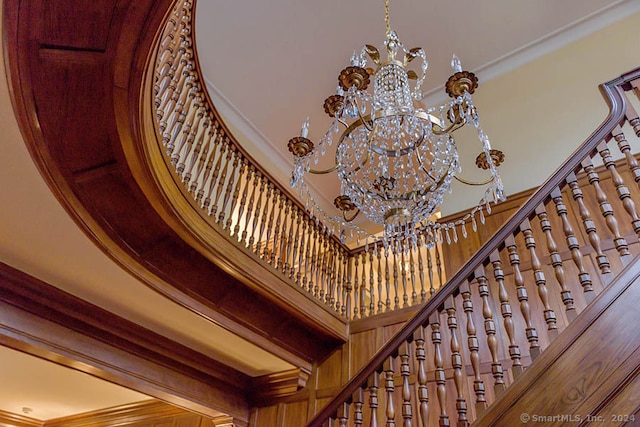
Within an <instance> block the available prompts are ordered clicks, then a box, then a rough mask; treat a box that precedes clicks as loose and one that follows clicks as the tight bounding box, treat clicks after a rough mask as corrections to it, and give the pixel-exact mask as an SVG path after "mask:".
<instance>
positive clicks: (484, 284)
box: [474, 265, 505, 395]
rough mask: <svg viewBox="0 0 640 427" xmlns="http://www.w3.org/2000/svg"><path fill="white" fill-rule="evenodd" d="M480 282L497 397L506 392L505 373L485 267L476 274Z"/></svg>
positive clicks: (478, 269)
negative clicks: (490, 302)
mask: <svg viewBox="0 0 640 427" xmlns="http://www.w3.org/2000/svg"><path fill="white" fill-rule="evenodd" d="M474 274H475V276H476V281H477V282H478V293H479V295H480V299H482V317H483V318H484V331H485V333H486V334H487V345H488V346H489V352H490V353H491V374H492V375H493V389H494V391H495V392H496V395H500V394H501V393H502V392H503V391H504V388H505V387H504V373H503V370H502V364H501V363H500V359H499V357H498V338H496V324H495V322H494V321H493V310H492V309H491V304H489V285H488V281H487V276H486V275H485V272H484V267H483V266H482V265H480V266H479V267H478V268H476V270H475V272H474Z"/></svg>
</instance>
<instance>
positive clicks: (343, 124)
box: [336, 117, 349, 129]
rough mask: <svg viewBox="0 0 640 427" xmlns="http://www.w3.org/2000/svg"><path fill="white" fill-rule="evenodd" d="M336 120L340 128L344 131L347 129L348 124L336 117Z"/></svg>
mask: <svg viewBox="0 0 640 427" xmlns="http://www.w3.org/2000/svg"><path fill="white" fill-rule="evenodd" d="M336 120H337V121H338V123H340V124H341V125H342V126H344V127H345V129H349V123H347V122H345V121H344V120H342V119H340V118H337V117H336Z"/></svg>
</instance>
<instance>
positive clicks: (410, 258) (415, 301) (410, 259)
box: [409, 249, 418, 305]
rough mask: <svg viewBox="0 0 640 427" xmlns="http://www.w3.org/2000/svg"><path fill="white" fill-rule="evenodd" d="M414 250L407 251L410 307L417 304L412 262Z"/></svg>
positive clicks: (414, 268)
mask: <svg viewBox="0 0 640 427" xmlns="http://www.w3.org/2000/svg"><path fill="white" fill-rule="evenodd" d="M414 252H415V250H411V249H410V250H409V274H410V276H409V277H410V278H411V305H416V304H417V303H418V293H417V292H416V265H415V262H414V260H413V253H414Z"/></svg>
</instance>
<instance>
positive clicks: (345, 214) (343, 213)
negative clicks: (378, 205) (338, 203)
mask: <svg viewBox="0 0 640 427" xmlns="http://www.w3.org/2000/svg"><path fill="white" fill-rule="evenodd" d="M358 215H360V209H358V211H357V212H356V213H355V214H353V216H352V217H351V218H347V212H346V211H342V217H343V218H344V220H345V221H347V222H351V221H353V220H354V219H356V217H357V216H358Z"/></svg>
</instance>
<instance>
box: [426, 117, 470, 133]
mask: <svg viewBox="0 0 640 427" xmlns="http://www.w3.org/2000/svg"><path fill="white" fill-rule="evenodd" d="M466 123H467V121H466V120H463V121H462V123H451V124H450V125H449V126H448V127H447V128H446V129H443V130H441V131H438V130H436V129H433V128H432V132H433V134H434V135H436V136H440V135H444V134H446V133H451V132H455V131H457V130H458V129H460V128H461V127H463V126H464V125H465V124H466Z"/></svg>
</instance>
